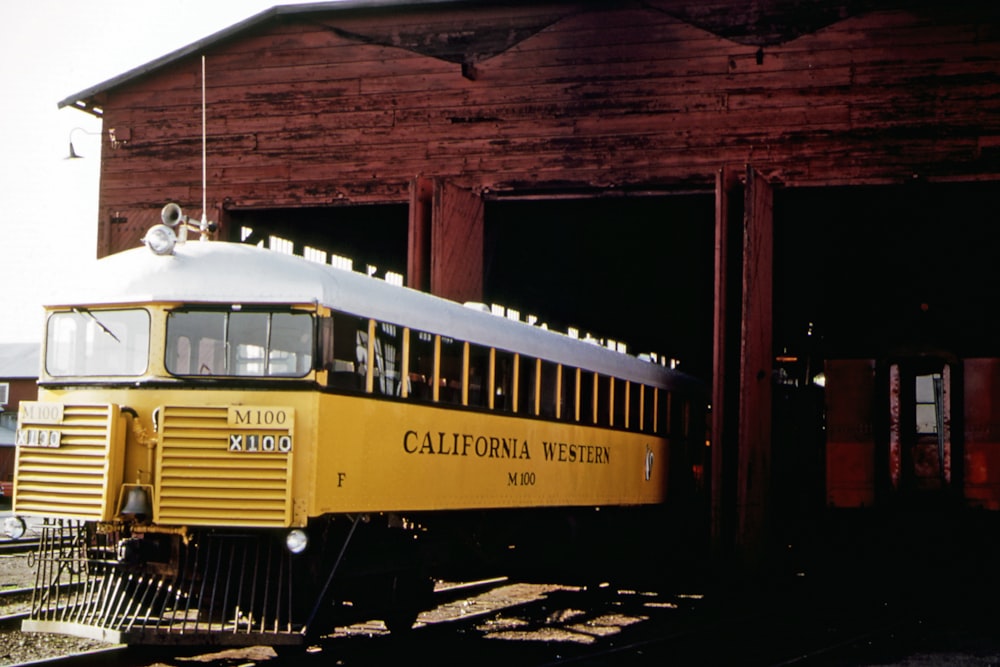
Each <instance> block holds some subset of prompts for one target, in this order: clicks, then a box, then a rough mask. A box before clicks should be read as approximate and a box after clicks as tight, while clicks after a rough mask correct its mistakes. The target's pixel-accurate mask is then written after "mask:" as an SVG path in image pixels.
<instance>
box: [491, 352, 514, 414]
mask: <svg viewBox="0 0 1000 667" xmlns="http://www.w3.org/2000/svg"><path fill="white" fill-rule="evenodd" d="M493 365H494V371H493V373H494V377H493V409H494V410H500V411H501V412H513V411H514V355H513V354H511V353H510V352H504V351H503V350H497V351H496V359H495V360H494V363H493Z"/></svg>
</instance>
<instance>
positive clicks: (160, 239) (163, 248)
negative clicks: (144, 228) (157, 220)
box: [142, 225, 177, 255]
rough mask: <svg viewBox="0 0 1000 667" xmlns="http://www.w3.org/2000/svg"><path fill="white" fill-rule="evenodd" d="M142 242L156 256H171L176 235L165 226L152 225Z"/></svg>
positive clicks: (175, 243)
mask: <svg viewBox="0 0 1000 667" xmlns="http://www.w3.org/2000/svg"><path fill="white" fill-rule="evenodd" d="M142 242H143V243H145V244H146V246H147V247H148V248H149V249H150V250H152V251H153V253H155V254H157V255H172V254H173V252H174V246H175V245H177V234H175V233H174V230H173V229H171V228H170V227H168V226H166V225H153V226H152V227H151V228H150V229H149V231H148V232H146V236H145V238H143V239H142Z"/></svg>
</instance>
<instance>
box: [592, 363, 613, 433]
mask: <svg viewBox="0 0 1000 667" xmlns="http://www.w3.org/2000/svg"><path fill="white" fill-rule="evenodd" d="M596 423H597V424H598V425H599V426H610V425H611V378H610V377H608V376H607V375H598V376H597V422H596Z"/></svg>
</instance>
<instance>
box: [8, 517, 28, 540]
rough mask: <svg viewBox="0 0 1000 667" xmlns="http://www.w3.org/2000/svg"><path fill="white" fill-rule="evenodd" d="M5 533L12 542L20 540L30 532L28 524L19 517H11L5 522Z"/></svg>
mask: <svg viewBox="0 0 1000 667" xmlns="http://www.w3.org/2000/svg"><path fill="white" fill-rule="evenodd" d="M3 532H4V534H5V535H7V537H9V538H11V539H12V540H19V539H21V538H22V537H24V534H25V533H26V532H28V524H26V523H25V522H24V519H22V518H21V517H19V516H9V517H7V518H6V519H4V520H3Z"/></svg>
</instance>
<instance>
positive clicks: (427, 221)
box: [406, 176, 434, 291]
mask: <svg viewBox="0 0 1000 667" xmlns="http://www.w3.org/2000/svg"><path fill="white" fill-rule="evenodd" d="M433 197H434V181H433V180H432V179H430V178H426V177H423V176H418V177H417V178H414V179H413V181H412V182H411V183H410V218H409V231H408V236H409V238H408V242H407V259H406V267H407V268H406V284H407V286H409V287H412V288H413V289H416V290H421V291H427V290H428V289H429V288H430V284H431V281H430V264H431V263H430V257H431V202H432V200H433Z"/></svg>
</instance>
